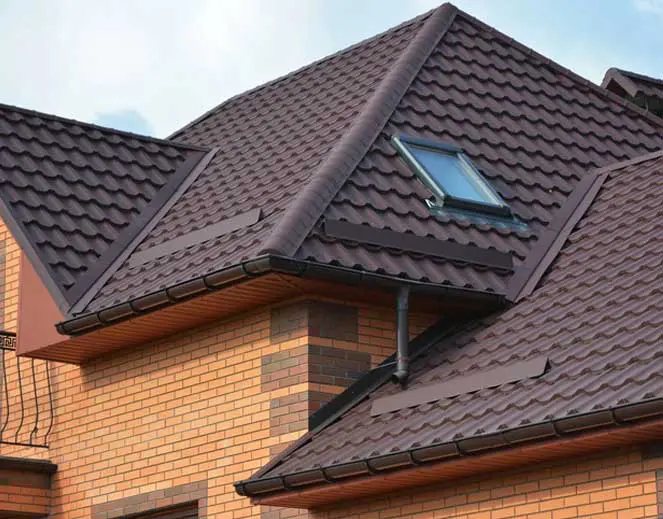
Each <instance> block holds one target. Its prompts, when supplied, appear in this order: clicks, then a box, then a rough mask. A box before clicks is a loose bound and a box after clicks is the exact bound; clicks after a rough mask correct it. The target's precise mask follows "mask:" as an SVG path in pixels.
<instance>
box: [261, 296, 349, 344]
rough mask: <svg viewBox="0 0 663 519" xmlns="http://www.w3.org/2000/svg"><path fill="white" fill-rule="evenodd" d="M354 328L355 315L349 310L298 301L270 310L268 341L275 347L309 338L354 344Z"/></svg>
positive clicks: (334, 304)
mask: <svg viewBox="0 0 663 519" xmlns="http://www.w3.org/2000/svg"><path fill="white" fill-rule="evenodd" d="M358 326H359V325H358V311H357V308H355V307H353V306H347V305H340V304H336V303H327V302H322V301H300V302H297V303H294V304H292V305H288V306H282V307H278V308H274V309H273V310H272V313H271V321H270V339H271V341H272V343H276V342H283V341H286V340H289V339H294V338H296V337H302V336H304V335H310V336H313V337H322V338H325V339H336V340H342V341H348V342H356V341H357V339H358Z"/></svg>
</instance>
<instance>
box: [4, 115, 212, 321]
mask: <svg viewBox="0 0 663 519" xmlns="http://www.w3.org/2000/svg"><path fill="white" fill-rule="evenodd" d="M199 149H200V148H198V147H196V146H190V145H186V144H181V143H175V142H167V141H160V140H157V139H151V138H148V137H142V136H138V135H133V134H129V133H124V132H117V131H114V130H109V129H107V128H101V127H97V126H93V125H88V124H83V123H80V122H77V121H71V120H68V119H63V118H59V117H54V116H50V115H46V114H41V113H38V112H33V111H29V110H24V109H20V108H16V107H13V106H6V105H0V171H2V175H0V193H2V209H3V211H2V213H3V214H2V217H3V219H4V221H6V222H7V224H8V225H10V226H11V227H12V231H13V232H14V234H15V235H16V236H17V237H18V238H21V237H23V238H22V240H21V241H22V245H23V248H24V249H25V250H26V252H27V253H28V254H29V256H30V259H31V261H32V263H33V264H34V265H35V267H36V268H38V269H40V270H41V271H42V274H45V276H44V275H43V276H42V278H44V277H45V278H46V279H47V280H48V281H50V287H49V288H50V289H51V291H52V292H54V295H56V296H59V297H58V301H59V303H60V304H61V305H62V306H63V307H64V308H65V309H66V308H67V307H68V305H69V304H71V303H73V302H74V301H75V299H76V297H77V295H80V294H81V293H82V292H83V291H84V289H85V288H87V287H89V285H90V284H91V283H92V282H93V281H94V280H95V279H96V277H97V276H98V275H99V274H100V273H101V270H100V267H102V266H107V265H108V262H110V261H111V260H112V259H113V258H114V257H115V256H116V254H117V253H119V252H121V251H122V249H123V247H124V246H126V244H127V240H128V239H129V238H130V237H131V236H133V234H135V233H136V232H137V231H138V230H139V229H140V227H142V226H143V225H144V224H145V223H146V222H145V221H144V218H145V217H146V215H147V213H150V212H151V210H152V209H153V207H154V206H155V205H157V206H158V205H161V204H162V203H163V200H160V198H161V199H162V198H163V197H164V196H165V195H166V193H168V192H170V190H171V188H172V186H173V184H174V185H175V186H176V185H177V184H178V183H179V182H181V181H182V178H183V176H184V175H186V174H187V173H188V172H189V171H190V170H191V169H192V167H193V165H194V164H195V163H196V162H198V161H199V160H200V158H201V156H202V152H201V151H199ZM132 223H134V224H133V225H132ZM136 224H142V225H136Z"/></svg>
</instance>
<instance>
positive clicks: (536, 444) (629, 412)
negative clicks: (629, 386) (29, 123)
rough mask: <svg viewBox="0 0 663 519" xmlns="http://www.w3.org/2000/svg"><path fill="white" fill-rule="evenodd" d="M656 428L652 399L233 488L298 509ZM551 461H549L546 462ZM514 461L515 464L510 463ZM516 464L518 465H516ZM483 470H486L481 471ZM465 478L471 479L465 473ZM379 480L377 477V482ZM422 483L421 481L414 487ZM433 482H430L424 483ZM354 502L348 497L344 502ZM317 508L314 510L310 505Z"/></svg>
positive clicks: (659, 424) (660, 420)
mask: <svg viewBox="0 0 663 519" xmlns="http://www.w3.org/2000/svg"><path fill="white" fill-rule="evenodd" d="M653 425H655V426H656V435H658V436H660V434H661V432H662V431H663V399H661V398H658V399H652V400H647V401H642V402H637V403H632V404H628V405H623V406H619V407H615V408H610V409H601V410H597V411H592V412H589V413H584V414H577V415H573V416H568V417H564V418H558V419H554V420H550V421H547V422H541V423H537V424H528V425H524V426H520V427H515V428H511V429H505V430H503V431H500V432H497V433H492V434H487V435H480V436H474V437H468V438H462V439H458V440H452V441H449V442H445V443H439V444H435V445H430V446H426V447H417V448H414V449H410V450H407V451H401V452H397V453H393V454H386V455H382V456H376V457H372V458H366V459H362V460H357V461H353V462H349V463H344V464H340V465H334V466H328V467H319V468H315V469H309V470H305V471H301V472H294V473H290V474H283V475H278V476H271V477H263V478H259V479H252V480H246V481H240V482H238V483H235V490H236V492H237V493H238V494H240V495H243V496H248V497H251V498H253V500H254V501H255V502H256V503H259V504H265V505H274V506H285V507H289V506H290V507H294V508H302V507H304V508H306V507H308V506H302V505H301V504H302V502H303V501H302V495H303V494H305V493H307V492H309V493H311V496H312V493H313V492H314V493H315V497H310V499H311V500H312V501H310V502H315V503H320V504H327V503H330V502H332V501H337V500H338V499H333V500H330V499H327V498H326V497H325V496H326V493H327V492H330V493H331V492H337V491H338V489H339V486H343V485H345V484H349V485H352V484H358V482H359V481H360V480H361V481H363V483H362V484H361V486H362V495H367V494H369V493H371V492H372V490H371V488H372V483H371V482H372V481H373V482H375V484H376V485H375V488H374V490H373V493H379V492H380V491H382V490H381V489H379V488H378V487H380V485H381V484H382V483H384V481H385V480H387V479H389V478H390V477H394V476H397V475H398V473H401V472H403V471H406V470H423V471H427V473H428V474H429V476H430V475H432V474H434V473H435V471H434V468H435V467H439V466H441V465H444V464H449V463H450V462H454V463H456V464H462V463H464V462H468V461H470V460H474V461H476V460H477V459H478V458H479V457H481V456H491V455H495V454H496V453H500V455H501V456H502V457H503V458H504V459H505V460H506V461H507V462H508V457H509V453H510V452H511V453H516V452H519V450H521V449H522V448H529V447H531V448H540V447H541V446H542V445H548V444H550V442H551V441H553V442H556V441H566V442H569V441H570V442H574V441H581V440H585V439H586V438H588V437H591V436H592V435H596V434H601V435H606V434H608V435H609V434H616V433H617V432H618V430H620V429H622V430H624V431H626V432H627V433H628V431H631V430H640V429H647V428H651V427H652V426H653ZM550 459H552V458H550ZM514 461H516V460H514ZM514 464H516V463H514ZM481 470H482V471H483V470H485V469H481ZM468 475H469V474H468ZM376 476H377V477H376ZM414 481H415V480H413V484H424V483H423V482H421V481H420V480H419V479H417V480H416V481H417V482H418V483H414ZM433 482H435V481H434V479H433V478H429V480H428V481H427V482H426V483H433ZM349 497H352V496H351V494H349V493H348V498H349ZM313 506H317V505H313Z"/></svg>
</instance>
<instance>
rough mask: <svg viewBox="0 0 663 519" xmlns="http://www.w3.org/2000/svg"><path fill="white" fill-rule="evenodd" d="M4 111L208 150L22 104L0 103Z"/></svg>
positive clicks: (153, 141)
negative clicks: (26, 106) (34, 108)
mask: <svg viewBox="0 0 663 519" xmlns="http://www.w3.org/2000/svg"><path fill="white" fill-rule="evenodd" d="M3 111H11V112H18V113H20V114H23V115H26V116H31V117H39V118H40V119H46V120H49V121H54V122H59V123H63V124H69V125H76V126H82V127H83V128H89V129H92V130H97V131H100V132H103V133H110V134H114V135H119V136H122V137H127V138H131V139H136V140H139V141H144V142H150V143H153V144H160V145H162V146H171V147H173V148H178V149H183V150H189V151H207V149H206V148H202V147H200V146H196V145H193V144H187V143H183V142H177V141H171V140H168V139H160V138H158V137H152V136H150V135H142V134H140V133H134V132H129V131H126V130H118V129H116V128H110V127H108V126H101V125H99V124H94V123H87V122H84V121H79V120H77V119H72V118H70V117H63V116H61V115H55V114H51V113H48V112H40V111H38V110H32V109H30V108H23V107H21V106H16V105H10V104H6V103H0V112H3Z"/></svg>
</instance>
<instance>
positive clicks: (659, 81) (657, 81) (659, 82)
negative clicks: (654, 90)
mask: <svg viewBox="0 0 663 519" xmlns="http://www.w3.org/2000/svg"><path fill="white" fill-rule="evenodd" d="M613 68H614V70H616V71H618V72H620V73H621V74H623V75H625V76H630V77H632V78H634V79H639V80H640V81H647V82H649V83H654V84H656V85H663V79H658V78H655V77H653V76H647V75H645V74H640V73H638V72H632V71H630V70H624V69H623V68H617V67H613Z"/></svg>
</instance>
